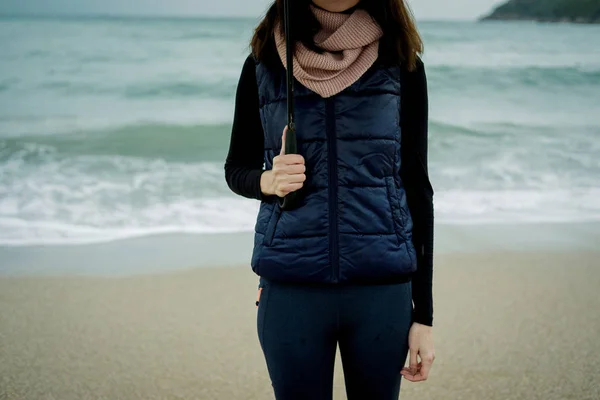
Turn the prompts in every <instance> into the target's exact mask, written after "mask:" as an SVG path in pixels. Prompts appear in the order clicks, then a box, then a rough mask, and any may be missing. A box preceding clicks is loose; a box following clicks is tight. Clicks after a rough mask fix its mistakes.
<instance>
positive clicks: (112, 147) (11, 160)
mask: <svg viewBox="0 0 600 400" xmlns="http://www.w3.org/2000/svg"><path fill="white" fill-rule="evenodd" d="M257 22H258V16H257V17H256V18H248V19H224V18H221V19H214V18H212V19H207V18H134V17H11V16H3V17H0V246H9V247H18V246H32V245H35V246H39V245H43V246H57V245H61V246H64V245H73V246H77V245H82V244H93V243H103V242H110V241H116V240H121V239H126V238H137V237H142V236H148V235H157V234H173V233H174V234H182V233H183V234H198V235H207V234H212V233H227V232H231V233H236V232H251V231H252V230H253V229H254V224H255V218H256V213H257V210H258V201H257V200H253V199H247V198H243V197H241V196H238V195H236V194H234V193H233V192H232V191H231V190H230V189H229V187H228V186H227V184H226V182H225V175H224V162H225V158H226V156H227V151H228V146H229V141H230V135H231V121H232V117H233V105H234V98H235V91H236V86H237V82H238V79H239V75H240V71H241V67H242V64H243V62H244V59H245V58H246V56H247V55H248V52H249V48H248V42H249V40H250V37H251V35H252V31H253V28H254V27H255V25H256V24H257ZM419 29H420V31H421V33H422V35H423V38H424V42H425V53H424V55H423V60H424V62H425V65H426V73H427V78H428V89H429V102H430V108H429V172H430V179H431V182H432V185H433V188H434V191H435V194H434V205H435V217H436V223H438V224H449V225H463V224H505V223H511V224H528V223H544V222H590V221H600V45H599V43H600V26H592V25H570V24H542V23H527V22H510V23H503V22H485V23H480V22H439V21H437V22H436V21H421V22H419Z"/></svg>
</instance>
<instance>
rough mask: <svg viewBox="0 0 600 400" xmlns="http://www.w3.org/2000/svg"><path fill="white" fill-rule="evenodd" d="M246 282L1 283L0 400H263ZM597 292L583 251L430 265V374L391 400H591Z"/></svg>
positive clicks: (185, 278) (591, 262)
mask: <svg viewBox="0 0 600 400" xmlns="http://www.w3.org/2000/svg"><path fill="white" fill-rule="evenodd" d="M256 283H257V278H256V276H255V275H254V274H253V273H252V272H251V270H250V268H249V267H244V266H239V267H231V268H198V269H194V270H188V271H181V272H170V273H154V274H151V275H134V276H113V277H85V276H54V277H35V276H28V277H27V276H22V277H15V276H13V277H8V276H5V277H2V278H0V352H1V357H0V358H1V359H2V362H1V363H0V377H1V378H0V399H10V400H13V399H32V400H33V399H60V400H70V399H77V400H80V399H111V400H113V399H124V400H129V399H145V400H151V399H203V400H204V399H207V400H208V399H227V400H229V399H270V398H272V394H271V388H270V383H269V380H268V377H267V371H266V367H265V364H264V360H263V356H262V353H261V351H260V347H259V344H258V339H257V335H256V330H255V324H256V319H255V317H256V308H255V306H254V301H255V296H256ZM599 287H600V253H595V252H589V251H588V252H574V251H573V252H564V251H560V252H543V253H541V252H510V253H507V252H487V253H481V254H460V253H448V254H441V255H439V256H437V258H436V271H435V281H434V292H435V319H434V324H435V342H436V355H437V359H436V363H435V366H434V369H433V371H432V374H431V376H430V379H429V380H428V381H427V382H426V383H420V384H415V383H410V382H408V381H405V380H404V381H403V383H402V384H403V390H402V395H401V398H403V399H445V400H446V399H447V400H451V399H478V400H479V399H491V400H495V399H544V400H549V399H577V400H585V399H589V400H592V399H594V400H595V399H598V398H600V378H598V371H600V356H598V354H600V340H599V339H598V332H600V312H599V310H600V296H599V295H598V288H599ZM338 362H339V359H338ZM334 396H335V398H336V399H344V398H345V395H344V389H343V377H342V373H341V368H339V364H338V366H337V371H336V378H335V388H334Z"/></svg>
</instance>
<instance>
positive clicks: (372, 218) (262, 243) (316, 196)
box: [251, 63, 417, 283]
mask: <svg viewBox="0 0 600 400" xmlns="http://www.w3.org/2000/svg"><path fill="white" fill-rule="evenodd" d="M256 78H257V84H258V92H259V101H260V116H261V120H262V126H263V129H264V145H265V154H264V159H265V168H266V169H271V168H272V167H273V158H274V157H275V156H276V155H278V154H279V152H280V149H281V144H282V143H281V134H282V131H283V128H284V127H285V124H286V123H287V112H286V82H285V70H284V69H283V67H281V68H280V69H279V70H273V68H267V67H266V66H265V65H264V64H262V63H257V66H256ZM294 84H295V86H294V90H295V96H296V100H295V103H296V131H297V136H298V150H299V153H300V154H301V155H302V156H303V157H304V159H305V162H306V178H307V179H306V181H305V182H304V187H303V188H302V189H301V191H302V193H303V196H302V201H301V203H300V205H299V206H298V207H297V208H296V209H294V210H282V209H281V208H280V206H279V205H278V204H277V202H267V201H264V202H261V204H260V209H259V213H258V216H257V220H256V225H255V234H254V249H253V253H252V261H251V265H252V269H253V271H254V272H255V273H256V274H258V275H260V276H262V277H265V278H267V279H271V280H277V281H284V282H297V283H342V282H346V283H350V282H357V283H359V282H369V281H381V280H384V281H385V280H386V279H388V278H389V279H393V278H395V277H398V276H400V275H404V276H405V275H406V274H408V273H411V272H413V271H415V270H416V267H417V265H416V252H415V248H414V246H413V244H412V239H411V238H412V218H411V216H410V212H409V209H408V206H407V201H406V192H405V190H404V185H403V182H402V180H401V178H400V174H399V171H400V162H401V160H400V145H401V143H400V142H401V135H400V133H401V132H400V129H401V128H400V121H399V119H400V113H399V110H400V69H399V67H389V68H384V67H380V66H373V67H372V68H371V69H369V70H368V71H367V72H366V73H365V74H364V75H363V76H362V77H361V78H360V79H359V80H358V81H356V82H355V83H354V84H352V86H350V87H349V88H347V89H345V90H344V91H342V92H341V93H339V94H337V95H335V96H333V97H330V98H327V99H323V98H322V97H320V96H319V95H318V94H316V93H315V92H313V91H311V90H310V89H308V88H306V87H304V86H303V85H301V84H300V83H298V82H297V81H295V82H294Z"/></svg>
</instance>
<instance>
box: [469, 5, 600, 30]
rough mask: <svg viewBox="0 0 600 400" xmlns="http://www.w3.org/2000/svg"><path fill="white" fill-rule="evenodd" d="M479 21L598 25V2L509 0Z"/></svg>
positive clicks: (599, 12) (599, 6)
mask: <svg viewBox="0 0 600 400" xmlns="http://www.w3.org/2000/svg"><path fill="white" fill-rule="evenodd" d="M481 20H483V21H486V20H501V21H510V20H525V21H541V22H572V23H581V24H599V23H600V0H510V1H507V2H506V3H504V4H502V5H500V6H498V7H496V9H494V11H492V12H491V13H490V14H489V15H486V16H484V17H482V18H481Z"/></svg>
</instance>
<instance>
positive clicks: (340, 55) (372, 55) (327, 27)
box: [275, 5, 383, 97]
mask: <svg viewBox="0 0 600 400" xmlns="http://www.w3.org/2000/svg"><path fill="white" fill-rule="evenodd" d="M310 7H311V9H312V12H313V13H314V15H315V17H316V18H317V20H318V21H319V22H320V23H321V31H320V32H318V33H317V34H316V35H315V37H314V40H315V43H316V44H317V46H319V47H320V48H322V49H323V50H325V52H324V53H322V54H319V53H316V52H314V51H312V50H309V49H308V48H307V47H306V46H304V45H303V44H302V43H301V42H298V43H297V44H296V51H295V53H294V77H295V78H296V79H297V80H298V81H299V82H300V83H302V84H303V85H304V86H306V87H307V88H309V89H311V90H312V91H314V92H316V93H318V94H319V95H321V97H330V96H333V95H335V94H337V93H339V92H341V91H342V90H344V89H346V88H347V87H348V86H350V85H352V84H353V83H354V82H356V81H357V80H358V78H360V77H361V76H362V74H364V73H365V72H366V71H367V70H368V69H369V67H371V66H372V65H373V63H374V62H375V60H376V59H377V56H378V51H379V39H380V38H381V36H382V35H383V32H382V30H381V28H380V27H379V25H378V24H377V23H376V22H375V21H374V20H373V18H371V16H370V15H369V14H368V13H367V12H366V11H365V10H362V9H360V8H359V9H357V10H356V11H354V12H353V13H352V14H344V13H336V12H330V11H326V10H323V9H321V8H318V7H315V6H313V5H311V6H310ZM275 44H276V46H277V52H278V53H279V57H280V58H281V62H282V63H283V65H284V67H286V68H287V64H286V53H285V51H286V50H285V37H284V36H283V35H282V34H281V33H280V29H279V24H277V26H276V27H275Z"/></svg>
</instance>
